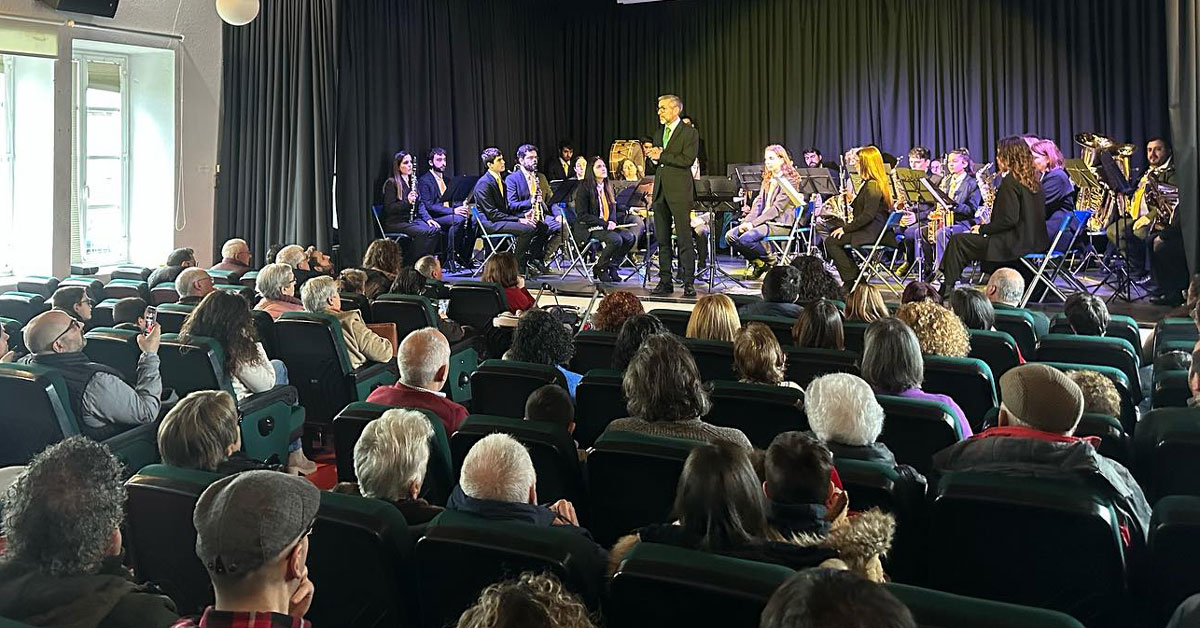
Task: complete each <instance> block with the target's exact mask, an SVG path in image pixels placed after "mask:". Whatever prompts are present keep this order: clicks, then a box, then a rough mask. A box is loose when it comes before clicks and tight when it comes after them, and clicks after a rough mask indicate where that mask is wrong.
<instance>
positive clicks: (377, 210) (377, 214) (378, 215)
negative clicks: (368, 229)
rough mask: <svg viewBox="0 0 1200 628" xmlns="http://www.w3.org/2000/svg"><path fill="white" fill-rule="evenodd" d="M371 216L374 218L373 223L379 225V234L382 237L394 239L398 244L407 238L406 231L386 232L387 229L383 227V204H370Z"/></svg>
mask: <svg viewBox="0 0 1200 628" xmlns="http://www.w3.org/2000/svg"><path fill="white" fill-rule="evenodd" d="M371 216H373V217H374V218H375V225H376V226H377V227H379V234H380V235H382V236H383V237H385V238H387V239H389V240H395V241H396V244H400V241H401V240H407V239H409V238H408V234H407V233H400V232H399V231H394V232H391V233H388V230H387V229H384V228H383V205H372V206H371Z"/></svg>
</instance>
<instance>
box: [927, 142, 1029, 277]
mask: <svg viewBox="0 0 1200 628" xmlns="http://www.w3.org/2000/svg"><path fill="white" fill-rule="evenodd" d="M996 169H997V170H998V171H999V172H1000V173H1001V174H1002V175H1004V179H1003V181H1001V182H1000V187H999V188H998V189H997V190H996V198H995V200H994V201H993V202H992V211H991V218H990V220H988V219H985V220H984V221H983V223H982V224H978V225H975V226H974V227H971V231H970V232H969V233H959V234H956V235H953V236H951V237H950V243H949V244H948V245H947V246H946V256H945V258H944V259H943V260H942V271H943V273H944V274H945V279H944V280H943V281H942V289H941V292H942V296H943V297H946V296H949V295H950V292H951V291H952V290H954V284H955V283H957V282H958V279H959V277H961V276H962V271H963V269H964V268H966V267H967V264H968V263H970V262H971V261H981V262H983V263H984V265H985V270H988V268H987V267H988V266H991V267H996V266H1012V265H1014V264H1013V263H1014V262H1016V260H1018V259H1020V258H1021V257H1022V256H1024V255H1027V254H1029V253H1045V252H1046V249H1047V248H1049V246H1050V241H1049V240H1048V239H1047V238H1046V197H1045V195H1044V194H1043V192H1042V186H1041V184H1040V183H1039V182H1038V175H1037V169H1036V168H1035V167H1034V165H1033V157H1032V154H1031V153H1030V152H1029V144H1027V143H1025V140H1024V139H1022V138H1021V137H1020V136H1012V137H1006V138H1004V139H1002V140H1000V144H999V146H998V147H997V148H996Z"/></svg>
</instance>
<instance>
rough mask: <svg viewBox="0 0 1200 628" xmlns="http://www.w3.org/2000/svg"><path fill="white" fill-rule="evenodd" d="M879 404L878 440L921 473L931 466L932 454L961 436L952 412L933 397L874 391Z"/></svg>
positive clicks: (900, 461) (899, 460)
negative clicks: (880, 423)
mask: <svg viewBox="0 0 1200 628" xmlns="http://www.w3.org/2000/svg"><path fill="white" fill-rule="evenodd" d="M875 398H876V399H877V400H878V401H879V405H880V406H883V415H884V420H883V433H881V434H880V435H879V442H881V443H883V444H885V445H887V446H888V449H891V450H892V453H893V454H895V456H896V461H897V462H899V463H901V464H907V465H909V466H911V467H913V468H914V469H916V470H917V471H920V472H921V473H923V474H929V472H930V471H931V470H932V469H933V454H935V453H937V452H939V451H941V450H943V449H945V448H946V447H949V446H950V445H953V444H954V443H957V442H958V441H960V440H962V438H963V435H962V434H961V433H960V432H959V429H958V420H957V419H955V418H954V414H953V412H952V411H951V410H950V408H948V407H946V405H945V404H942V403H940V402H937V401H927V400H925V399H909V398H908V397H897V396H895V395H875Z"/></svg>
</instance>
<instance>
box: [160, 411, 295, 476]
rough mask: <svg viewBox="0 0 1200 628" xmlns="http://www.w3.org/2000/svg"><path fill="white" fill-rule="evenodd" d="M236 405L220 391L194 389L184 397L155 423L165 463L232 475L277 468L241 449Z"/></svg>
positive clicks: (181, 467) (183, 467)
mask: <svg viewBox="0 0 1200 628" xmlns="http://www.w3.org/2000/svg"><path fill="white" fill-rule="evenodd" d="M239 421H240V419H239V418H238V410H237V404H235V403H234V401H233V397H232V396H230V395H229V393H227V392H225V391H223V390H197V391H195V392H193V393H191V394H189V395H188V396H186V397H184V398H183V399H182V400H181V401H180V402H179V403H177V404H175V407H173V408H171V411H170V412H168V413H167V416H165V417H163V420H162V423H160V424H159V426H158V451H159V452H160V453H161V454H162V460H163V462H164V463H165V464H168V465H170V466H172V467H178V468H180V469H196V470H199V471H209V472H212V473H220V474H221V475H233V474H234V473H239V472H241V471H247V470H251V469H272V470H276V469H279V465H275V464H267V463H265V462H262V461H261V460H255V459H253V458H250V457H249V456H247V455H246V454H245V453H243V452H242V432H241V429H240V426H239Z"/></svg>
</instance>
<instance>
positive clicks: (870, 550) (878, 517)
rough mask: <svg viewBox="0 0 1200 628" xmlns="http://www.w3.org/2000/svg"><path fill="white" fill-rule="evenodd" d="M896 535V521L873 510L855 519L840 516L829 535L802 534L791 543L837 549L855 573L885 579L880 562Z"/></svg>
mask: <svg viewBox="0 0 1200 628" xmlns="http://www.w3.org/2000/svg"><path fill="white" fill-rule="evenodd" d="M895 534H896V518H895V517H893V516H892V515H890V514H888V513H885V512H883V511H881V510H879V509H877V508H872V509H871V510H868V511H865V512H861V513H858V514H857V515H854V516H847V515H846V514H843V515H841V516H839V517H838V518H837V519H836V520H834V522H833V525H832V526H831V528H830V531H829V534H826V535H817V534H798V535H796V536H794V537H792V539H790V540H791V541H792V542H793V543H796V544H797V545H803V546H806V547H816V546H821V547H828V548H830V549H833V550H836V551H837V553H838V556H839V557H840V558H841V559H842V561H843V562H845V563H846V566H847V567H849V568H850V570H851V571H856V572H858V573H861V574H864V575H866V576H868V577H871V578H872V579H879V578H876V577H875V573H874V572H875V571H876V570H878V575H879V576H882V574H883V570H882V568H881V567H880V564H879V561H880V559H882V558H883V557H885V556H887V553H888V552H889V551H890V550H891V549H892V538H893V537H894V536H895Z"/></svg>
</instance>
